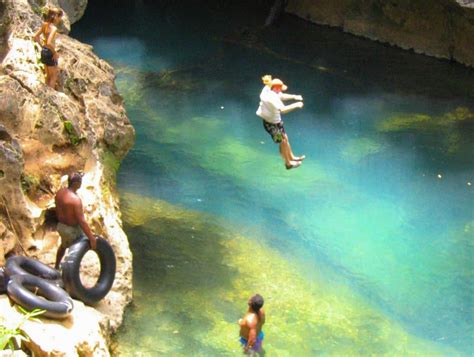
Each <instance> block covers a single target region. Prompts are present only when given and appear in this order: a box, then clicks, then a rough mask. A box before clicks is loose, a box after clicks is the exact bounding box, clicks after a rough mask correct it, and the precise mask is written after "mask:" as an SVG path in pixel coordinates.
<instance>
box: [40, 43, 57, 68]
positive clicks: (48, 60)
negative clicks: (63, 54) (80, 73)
mask: <svg viewBox="0 0 474 357" xmlns="http://www.w3.org/2000/svg"><path fill="white" fill-rule="evenodd" d="M41 63H44V64H45V65H46V66H50V67H53V66H57V65H58V61H56V60H55V59H54V58H53V51H51V50H50V49H49V48H48V47H43V48H42V49H41Z"/></svg>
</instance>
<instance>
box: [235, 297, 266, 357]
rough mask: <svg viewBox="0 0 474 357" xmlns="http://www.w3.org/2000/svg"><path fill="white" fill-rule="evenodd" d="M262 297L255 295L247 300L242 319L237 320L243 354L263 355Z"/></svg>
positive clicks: (263, 313)
mask: <svg viewBox="0 0 474 357" xmlns="http://www.w3.org/2000/svg"><path fill="white" fill-rule="evenodd" d="M263 303H264V301H263V297H262V296H261V295H259V294H255V295H253V296H252V297H250V299H249V300H248V302H247V304H248V306H249V308H248V310H247V313H246V314H245V316H244V317H242V318H241V319H239V321H238V324H239V326H240V344H241V345H242V348H243V350H244V353H246V354H248V355H251V356H254V355H255V353H258V354H261V353H263V349H262V344H263V338H264V334H263V331H262V326H263V324H264V323H265V311H263V308H262V306H263Z"/></svg>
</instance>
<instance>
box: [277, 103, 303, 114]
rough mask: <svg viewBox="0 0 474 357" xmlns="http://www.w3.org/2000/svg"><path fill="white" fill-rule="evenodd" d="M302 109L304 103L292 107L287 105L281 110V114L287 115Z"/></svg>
mask: <svg viewBox="0 0 474 357" xmlns="http://www.w3.org/2000/svg"><path fill="white" fill-rule="evenodd" d="M300 108H303V102H296V103H292V104H290V105H285V106H284V107H283V108H281V109H280V112H281V113H282V114H286V113H289V112H291V111H293V110H295V109H300Z"/></svg>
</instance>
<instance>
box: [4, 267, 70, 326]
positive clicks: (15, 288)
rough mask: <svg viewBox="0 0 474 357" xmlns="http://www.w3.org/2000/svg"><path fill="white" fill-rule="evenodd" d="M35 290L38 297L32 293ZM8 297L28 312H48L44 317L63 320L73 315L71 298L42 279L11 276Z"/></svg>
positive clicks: (28, 275)
mask: <svg viewBox="0 0 474 357" xmlns="http://www.w3.org/2000/svg"><path fill="white" fill-rule="evenodd" d="M31 290H35V291H37V292H38V295H39V296H38V295H35V294H34V293H32V292H31ZM7 292H8V296H9V297H10V298H11V299H12V300H13V301H15V302H16V303H17V304H18V305H21V306H23V307H24V308H26V309H27V310H33V309H43V310H46V311H45V313H44V316H46V317H50V318H53V319H63V318H65V317H67V316H69V314H70V313H71V311H72V309H73V303H72V299H71V297H70V296H69V295H68V293H67V292H65V291H64V290H63V289H61V288H60V287H58V286H56V285H54V284H51V283H50V282H49V281H47V280H44V279H42V278H40V277H37V276H34V275H30V274H25V275H20V274H16V275H13V276H10V280H9V282H8V285H7Z"/></svg>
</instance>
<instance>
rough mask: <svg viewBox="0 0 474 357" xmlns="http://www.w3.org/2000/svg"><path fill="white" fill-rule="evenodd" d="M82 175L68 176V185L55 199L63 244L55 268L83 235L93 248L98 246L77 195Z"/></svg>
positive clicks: (57, 255) (57, 267) (59, 231)
mask: <svg viewBox="0 0 474 357" xmlns="http://www.w3.org/2000/svg"><path fill="white" fill-rule="evenodd" d="M81 184H82V176H81V175H80V174H79V173H74V174H72V175H69V177H68V187H67V188H66V187H63V188H61V189H60V190H59V191H58V192H57V193H56V197H55V199H54V201H55V203H56V216H57V219H58V226H57V230H58V233H59V235H60V236H61V245H60V246H59V248H58V252H57V254H56V264H55V268H56V269H59V264H60V263H61V260H62V258H63V256H64V253H65V252H66V249H67V248H69V247H70V246H71V244H72V242H73V241H74V240H76V239H77V238H79V237H80V236H82V235H86V236H87V238H89V242H90V245H91V248H92V249H95V248H96V237H95V236H94V235H93V234H92V231H91V229H90V227H89V225H88V224H87V222H86V220H85V218H84V211H83V209H82V201H81V199H80V198H79V196H78V195H77V190H78V189H79V188H80V187H81Z"/></svg>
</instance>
